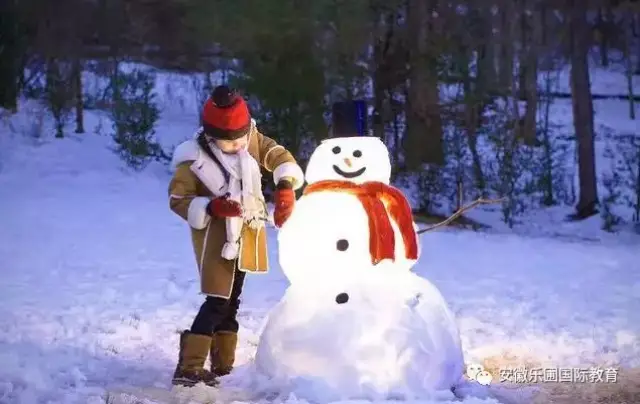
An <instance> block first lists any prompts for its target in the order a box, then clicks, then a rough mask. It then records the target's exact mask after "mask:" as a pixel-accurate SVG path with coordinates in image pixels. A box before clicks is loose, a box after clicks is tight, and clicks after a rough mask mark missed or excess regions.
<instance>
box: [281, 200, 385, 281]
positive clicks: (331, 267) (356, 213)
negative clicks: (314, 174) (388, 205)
mask: <svg viewBox="0 0 640 404" xmlns="http://www.w3.org/2000/svg"><path fill="white" fill-rule="evenodd" d="M369 234H370V232H369V220H368V216H367V213H366V212H365V210H364V209H363V208H362V205H361V203H360V201H359V200H358V199H357V198H356V197H355V196H353V195H350V194H348V193H341V192H320V193H316V194H311V195H305V196H304V197H302V198H300V199H299V200H298V202H297V203H296V208H295V209H294V210H293V213H292V214H291V216H290V217H289V219H288V220H287V221H286V222H285V224H284V225H283V226H282V228H281V229H280V231H279V233H278V251H279V260H280V266H281V267H282V270H283V272H284V274H285V275H286V276H287V278H288V279H289V282H291V284H292V285H294V284H296V285H309V287H310V288H325V289H326V288H331V289H335V288H337V289H340V285H344V284H347V283H350V282H353V280H354V279H358V278H362V277H363V276H365V275H366V274H368V273H371V271H374V270H375V268H374V265H373V263H372V260H371V253H370V249H369ZM341 291H342V290H341V289H340V290H338V292H341Z"/></svg>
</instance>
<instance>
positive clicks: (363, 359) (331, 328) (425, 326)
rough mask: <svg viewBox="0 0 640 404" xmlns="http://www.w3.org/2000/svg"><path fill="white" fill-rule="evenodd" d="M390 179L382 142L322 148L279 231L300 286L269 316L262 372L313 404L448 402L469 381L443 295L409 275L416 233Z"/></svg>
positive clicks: (351, 141) (288, 270) (283, 260)
mask: <svg viewBox="0 0 640 404" xmlns="http://www.w3.org/2000/svg"><path fill="white" fill-rule="evenodd" d="M387 173H388V174H387ZM389 176H390V163H389V158H388V151H387V150H386V147H385V146H384V144H383V143H382V142H380V141H379V140H378V139H375V138H369V137H361V138H337V139H331V140H328V141H325V142H323V143H322V144H321V145H320V146H319V147H318V149H317V150H316V151H315V152H314V154H313V156H312V158H311V160H310V162H309V165H308V168H307V179H308V181H309V185H308V186H307V187H306V189H305V193H304V195H303V196H302V197H301V198H300V199H299V200H298V203H297V204H296V208H295V210H294V212H293V214H292V215H291V217H290V218H289V219H288V221H287V222H286V223H285V225H284V226H283V227H282V228H281V230H280V232H279V235H278V241H279V254H280V257H279V258H280V265H281V267H282V269H283V272H284V273H285V275H286V276H287V278H288V279H289V281H290V283H291V286H290V287H289V288H288V290H287V292H286V293H285V296H284V297H283V299H282V300H281V301H280V302H279V303H278V304H277V305H276V306H275V307H274V309H273V310H272V311H271V313H270V314H269V317H268V319H267V322H266V324H265V327H264V329H263V332H262V334H261V337H260V341H259V344H258V349H257V353H256V357H255V366H256V368H257V370H259V371H260V373H262V374H264V375H266V376H267V377H269V378H270V379H271V381H272V382H273V383H275V384H277V385H283V386H288V387H289V388H291V389H293V390H294V391H295V392H296V393H297V395H298V396H300V395H304V396H306V397H305V398H307V399H308V400H312V401H331V400H341V399H371V400H374V399H384V398H411V397H413V398H415V397H427V396H428V397H433V395H435V394H438V393H440V392H443V394H448V395H451V390H452V389H453V388H454V387H455V386H456V385H457V384H458V383H460V382H461V380H462V375H463V372H464V361H463V356H462V349H461V343H460V337H459V332H458V329H457V326H456V322H455V319H454V316H453V315H452V313H451V311H450V310H449V308H448V306H447V304H446V302H445V300H444V298H443V297H442V295H441V294H440V292H439V291H438V290H437V288H436V287H435V286H433V285H432V284H431V283H430V282H428V281H427V280H425V279H423V278H421V277H419V276H417V275H416V274H414V273H413V272H411V271H409V270H408V269H409V266H408V265H407V264H408V262H409V261H410V260H414V261H415V259H417V238H416V237H415V225H414V223H413V221H412V217H411V209H410V207H409V204H408V203H407V201H406V198H404V196H403V195H402V194H401V193H400V191H398V190H396V189H394V188H392V187H390V186H389V185H388V182H389V180H388V177H389ZM396 236H398V237H396ZM395 241H399V242H398V243H395ZM399 257H405V258H407V259H406V260H404V261H403V260H398V258H399Z"/></svg>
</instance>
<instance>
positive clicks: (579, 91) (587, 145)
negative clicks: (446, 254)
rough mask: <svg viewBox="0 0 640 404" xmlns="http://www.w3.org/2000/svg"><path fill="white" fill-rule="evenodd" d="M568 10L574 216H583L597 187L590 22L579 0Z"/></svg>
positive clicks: (593, 208)
mask: <svg viewBox="0 0 640 404" xmlns="http://www.w3.org/2000/svg"><path fill="white" fill-rule="evenodd" d="M569 4H570V8H569V10H568V14H569V21H570V24H569V26H570V37H571V47H570V48H571V72H570V81H571V93H572V104H573V126H574V129H575V132H576V141H577V149H578V175H579V183H580V191H579V192H580V194H579V198H578V205H577V206H576V214H575V218H578V219H584V218H587V217H590V216H592V215H594V214H596V213H597V205H598V187H597V182H596V162H595V150H594V135H595V134H594V128H593V102H592V99H591V87H590V78H589V64H588V52H589V47H590V41H589V24H588V22H587V10H586V8H585V7H584V4H583V2H582V1H581V0H570V1H569Z"/></svg>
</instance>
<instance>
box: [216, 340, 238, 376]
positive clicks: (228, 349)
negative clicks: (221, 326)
mask: <svg viewBox="0 0 640 404" xmlns="http://www.w3.org/2000/svg"><path fill="white" fill-rule="evenodd" d="M237 345H238V334H237V333H235V332H229V331H220V332H217V333H215V334H214V335H213V342H212V343H211V372H213V373H214V374H215V375H216V376H224V375H228V374H229V373H231V370H232V369H233V363H234V362H235V360H236V346H237Z"/></svg>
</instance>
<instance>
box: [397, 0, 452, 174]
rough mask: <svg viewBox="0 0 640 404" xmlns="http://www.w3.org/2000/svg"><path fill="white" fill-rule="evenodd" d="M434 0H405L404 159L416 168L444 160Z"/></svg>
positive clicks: (409, 165)
mask: <svg viewBox="0 0 640 404" xmlns="http://www.w3.org/2000/svg"><path fill="white" fill-rule="evenodd" d="M434 3H435V1H434V0H409V12H408V26H409V34H408V35H409V43H410V45H409V83H410V84H409V91H408V100H407V107H408V109H407V117H406V122H407V126H406V135H405V144H404V151H405V162H406V164H407V168H409V169H417V168H418V167H420V165H421V164H422V163H433V164H436V165H443V164H444V144H443V139H442V137H443V133H442V118H441V116H440V105H439V101H440V100H439V98H440V96H439V91H438V77H437V70H436V68H435V51H434V49H433V44H434V38H433V35H434V33H435V30H434V29H433V24H432V22H433V18H438V17H433V11H434Z"/></svg>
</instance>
